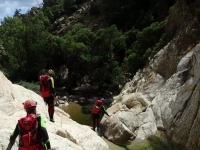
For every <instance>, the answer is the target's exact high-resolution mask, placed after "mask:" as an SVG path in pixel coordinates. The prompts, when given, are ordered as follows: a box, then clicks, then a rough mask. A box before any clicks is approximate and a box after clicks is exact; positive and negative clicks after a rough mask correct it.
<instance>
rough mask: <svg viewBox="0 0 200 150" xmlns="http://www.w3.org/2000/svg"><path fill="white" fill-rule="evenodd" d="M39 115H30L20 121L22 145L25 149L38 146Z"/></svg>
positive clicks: (20, 140)
mask: <svg viewBox="0 0 200 150" xmlns="http://www.w3.org/2000/svg"><path fill="white" fill-rule="evenodd" d="M37 117H38V115H33V114H28V115H27V116H26V117H23V118H21V119H20V120H18V127H19V133H20V139H19V142H20V145H22V146H23V147H29V146H32V145H37V144H38V143H39V138H38V133H37V129H38V121H37Z"/></svg>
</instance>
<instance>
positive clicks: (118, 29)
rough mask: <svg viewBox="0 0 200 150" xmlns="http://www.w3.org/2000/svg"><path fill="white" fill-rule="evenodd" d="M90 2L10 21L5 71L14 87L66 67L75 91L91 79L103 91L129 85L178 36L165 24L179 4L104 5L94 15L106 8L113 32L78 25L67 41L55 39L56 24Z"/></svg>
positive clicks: (55, 0) (51, 1)
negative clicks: (15, 83)
mask: <svg viewBox="0 0 200 150" xmlns="http://www.w3.org/2000/svg"><path fill="white" fill-rule="evenodd" d="M86 1H87V0H44V4H43V7H42V9H41V11H39V12H38V13H36V14H31V13H27V14H24V15H21V14H20V10H16V12H15V14H14V16H13V17H7V18H4V21H3V22H2V24H1V26H0V44H1V45H2V46H3V47H2V48H1V49H0V69H1V70H2V71H3V72H4V73H5V74H6V76H7V77H8V78H9V79H10V80H11V81H13V82H18V81H21V80H24V81H27V82H34V81H37V79H38V78H37V76H38V72H39V71H40V70H41V69H48V68H52V69H54V70H55V71H57V70H58V68H59V67H60V66H61V65H63V64H65V65H67V67H68V69H69V81H68V86H69V87H70V88H72V87H75V86H77V84H79V83H80V82H81V80H82V78H83V77H84V76H86V75H87V76H89V79H90V82H91V84H98V85H99V88H100V89H102V90H103V89H106V88H108V87H109V85H119V84H124V83H125V82H126V81H125V78H126V77H127V76H126V75H127V74H129V75H131V76H133V75H134V74H135V72H136V71H137V70H138V69H139V68H142V67H143V66H144V65H145V64H146V62H147V58H148V57H149V56H150V55H151V54H152V52H155V51H157V50H159V49H160V48H162V47H163V46H164V45H165V44H166V43H167V42H168V39H170V38H169V37H170V36H172V34H173V31H167V30H166V28H165V24H166V22H167V17H168V15H169V10H170V9H172V8H173V7H172V6H173V5H174V3H175V0H163V1H160V0H134V1H133V0H126V1H122V0H102V4H101V5H94V4H93V5H92V7H91V11H90V13H91V15H102V14H101V11H100V9H101V10H102V8H103V11H104V12H105V14H106V16H107V17H106V19H107V22H108V23H109V25H110V26H108V27H107V28H104V29H99V30H98V31H92V30H91V29H89V28H87V27H85V26H84V25H82V24H80V23H77V24H76V25H75V26H74V27H73V29H72V30H70V31H68V32H67V33H66V34H65V35H64V36H62V37H58V36H55V35H53V34H52V32H53V31H54V30H55V24H54V22H55V21H56V20H57V19H58V18H60V17H62V16H64V17H69V16H70V15H71V14H72V13H74V12H75V11H76V10H77V9H78V8H79V7H80V6H81V4H82V3H84V2H86ZM94 10H96V11H94ZM98 10H99V11H98ZM95 72H97V73H95ZM94 74H95V75H94Z"/></svg>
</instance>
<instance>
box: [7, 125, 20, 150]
mask: <svg viewBox="0 0 200 150" xmlns="http://www.w3.org/2000/svg"><path fill="white" fill-rule="evenodd" d="M18 135H19V128H18V124H17V125H16V127H15V130H14V132H13V134H12V135H11V136H10V141H9V143H8V146H7V148H6V150H11V149H12V146H13V145H14V143H15V139H16V138H17V136H18Z"/></svg>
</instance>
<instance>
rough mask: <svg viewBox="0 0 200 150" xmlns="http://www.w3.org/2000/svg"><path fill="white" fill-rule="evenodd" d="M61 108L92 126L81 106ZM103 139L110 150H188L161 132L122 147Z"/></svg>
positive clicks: (77, 119) (80, 121) (73, 117)
mask: <svg viewBox="0 0 200 150" xmlns="http://www.w3.org/2000/svg"><path fill="white" fill-rule="evenodd" d="M59 108H61V109H62V110H64V111H65V112H66V113H68V114H69V115H70V116H71V119H73V120H74V121H76V122H78V123H80V124H82V125H88V126H91V125H92V120H91V118H90V114H83V113H82V106H81V105H79V104H77V103H73V102H70V103H69V105H68V106H64V105H63V106H59ZM103 139H104V141H105V142H106V143H107V144H108V145H109V149H110V150H186V149H184V148H183V147H181V146H179V145H176V144H174V143H173V142H171V141H170V140H169V138H167V137H166V136H165V134H164V133H162V132H159V131H157V132H156V134H155V135H153V136H151V137H150V138H148V139H145V140H143V141H133V142H132V141H130V142H128V143H122V144H120V145H122V146H119V145H116V144H114V143H112V142H110V141H108V140H107V139H105V138H103Z"/></svg>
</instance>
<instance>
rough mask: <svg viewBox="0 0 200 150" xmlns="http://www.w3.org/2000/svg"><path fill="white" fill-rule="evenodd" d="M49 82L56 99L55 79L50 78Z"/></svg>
mask: <svg viewBox="0 0 200 150" xmlns="http://www.w3.org/2000/svg"><path fill="white" fill-rule="evenodd" d="M48 81H49V88H50V90H51V93H52V95H53V96H54V97H55V96H56V91H55V87H54V79H53V77H50V78H49V80H48Z"/></svg>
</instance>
